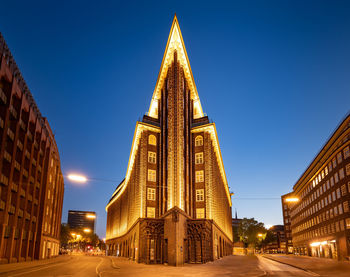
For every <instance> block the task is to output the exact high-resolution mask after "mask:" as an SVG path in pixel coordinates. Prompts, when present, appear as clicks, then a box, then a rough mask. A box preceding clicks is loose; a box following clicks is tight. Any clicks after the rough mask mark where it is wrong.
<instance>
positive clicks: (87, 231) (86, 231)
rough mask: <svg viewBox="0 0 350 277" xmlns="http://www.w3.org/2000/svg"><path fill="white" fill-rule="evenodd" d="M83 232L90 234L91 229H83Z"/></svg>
mask: <svg viewBox="0 0 350 277" xmlns="http://www.w3.org/2000/svg"><path fill="white" fill-rule="evenodd" d="M83 231H84V233H90V232H91V229H89V228H85V229H84V230H83Z"/></svg>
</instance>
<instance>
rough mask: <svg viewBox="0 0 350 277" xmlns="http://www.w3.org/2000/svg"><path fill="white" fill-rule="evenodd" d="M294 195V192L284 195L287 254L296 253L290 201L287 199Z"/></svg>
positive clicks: (283, 206) (283, 212) (283, 209)
mask: <svg viewBox="0 0 350 277" xmlns="http://www.w3.org/2000/svg"><path fill="white" fill-rule="evenodd" d="M290 197H292V193H288V194H285V195H282V197H281V198H282V214H283V223H284V225H283V226H284V234H285V237H286V249H285V253H286V254H292V253H294V250H293V240H292V228H291V219H290V203H289V202H287V201H286V199H287V198H290Z"/></svg>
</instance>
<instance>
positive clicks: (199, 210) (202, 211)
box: [196, 208, 204, 219]
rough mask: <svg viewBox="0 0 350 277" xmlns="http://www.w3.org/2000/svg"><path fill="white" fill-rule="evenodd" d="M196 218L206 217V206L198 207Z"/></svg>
mask: <svg viewBox="0 0 350 277" xmlns="http://www.w3.org/2000/svg"><path fill="white" fill-rule="evenodd" d="M196 218H198V219H200V218H204V208H198V209H196Z"/></svg>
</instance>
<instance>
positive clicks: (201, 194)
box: [196, 189, 204, 201]
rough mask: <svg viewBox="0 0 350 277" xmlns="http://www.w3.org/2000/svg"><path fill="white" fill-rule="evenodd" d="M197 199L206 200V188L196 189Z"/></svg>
mask: <svg viewBox="0 0 350 277" xmlns="http://www.w3.org/2000/svg"><path fill="white" fill-rule="evenodd" d="M196 201H204V189H196Z"/></svg>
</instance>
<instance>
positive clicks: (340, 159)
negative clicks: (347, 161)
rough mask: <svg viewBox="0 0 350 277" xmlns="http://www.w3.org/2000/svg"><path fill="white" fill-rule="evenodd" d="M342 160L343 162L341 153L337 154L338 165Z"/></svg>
mask: <svg viewBox="0 0 350 277" xmlns="http://www.w3.org/2000/svg"><path fill="white" fill-rule="evenodd" d="M342 160H343V157H342V154H341V152H339V153H338V155H337V161H338V164H340V163H341V162H342Z"/></svg>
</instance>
